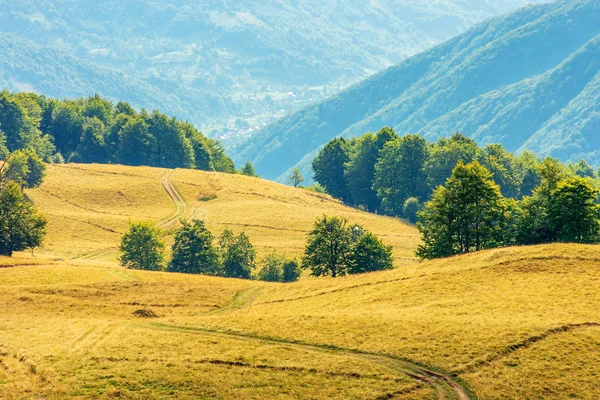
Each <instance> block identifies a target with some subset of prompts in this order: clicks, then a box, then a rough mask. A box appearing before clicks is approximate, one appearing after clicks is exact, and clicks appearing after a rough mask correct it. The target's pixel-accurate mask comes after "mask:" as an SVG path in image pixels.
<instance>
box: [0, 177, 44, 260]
mask: <svg viewBox="0 0 600 400" xmlns="http://www.w3.org/2000/svg"><path fill="white" fill-rule="evenodd" d="M46 224H47V221H46V219H45V218H44V217H42V216H40V215H39V214H38V213H37V211H36V209H35V208H34V206H33V205H32V204H31V202H29V200H27V198H26V197H25V195H24V194H23V190H22V189H21V187H20V186H19V184H18V183H17V182H14V181H6V182H2V184H1V185H0V255H3V256H9V257H10V256H12V254H13V252H15V251H22V250H26V249H31V250H32V251H33V249H34V248H36V247H39V246H41V244H42V241H43V239H44V236H45V235H46Z"/></svg>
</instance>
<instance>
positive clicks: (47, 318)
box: [0, 245, 600, 399]
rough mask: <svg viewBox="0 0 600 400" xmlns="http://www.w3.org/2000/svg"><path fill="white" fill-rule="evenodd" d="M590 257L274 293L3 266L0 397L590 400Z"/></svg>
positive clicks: (491, 256)
mask: <svg viewBox="0 0 600 400" xmlns="http://www.w3.org/2000/svg"><path fill="white" fill-rule="evenodd" d="M598 260H600V251H599V249H598V247H596V246H565V245H553V246H540V247H533V248H523V249H503V250H494V251H487V252H483V253H481V254H477V255H470V256H466V257H457V258H454V259H450V260H443V261H436V262H427V263H422V264H412V265H410V266H408V267H405V268H400V269H396V270H393V271H389V272H384V273H375V274H369V275H364V276H353V277H347V278H341V279H337V280H331V279H323V280H317V279H312V280H301V281H300V282H298V283H295V284H288V285H284V284H267V283H261V282H255V281H239V280H230V279H223V278H210V277H202V276H183V275H178V274H167V273H149V272H139V271H128V270H123V269H120V268H117V267H115V266H113V265H110V264H108V263H94V262H83V261H81V262H77V261H70V262H64V261H63V262H58V261H52V260H42V259H31V258H21V259H13V260H6V259H1V260H0V264H1V265H2V266H3V268H0V287H1V289H2V290H0V307H2V315H3V318H2V322H0V329H1V330H2V339H1V341H0V393H2V396H3V398H7V399H21V398H40V397H44V398H48V399H60V398H65V397H68V398H74V397H77V398H106V399H108V398H165V397H169V398H181V399H185V398H190V399H191V398H223V399H229V398H249V399H259V398H339V399H347V398H361V399H362V398H403V399H404V398H407V399H423V398H446V399H447V398H460V399H467V398H475V396H477V397H478V398H481V399H494V398H503V399H522V398H548V399H550V398H551V399H567V398H582V399H593V398H596V397H597V395H598V393H599V388H598V385H597V382H598V381H597V377H598V374H599V373H600V364H599V362H598V357H597V354H598V349H599V348H600V325H599V324H598V313H597V309H598V304H599V302H600V291H599V290H598V281H599V280H600V273H599V271H598V268H597V264H598ZM10 264H13V266H10ZM14 264H16V265H14ZM19 264H20V265H19Z"/></svg>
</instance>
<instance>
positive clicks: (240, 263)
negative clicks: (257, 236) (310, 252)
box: [119, 219, 300, 282]
mask: <svg viewBox="0 0 600 400" xmlns="http://www.w3.org/2000/svg"><path fill="white" fill-rule="evenodd" d="M181 224H182V226H181V227H180V228H179V229H177V230H176V231H175V233H174V241H173V245H172V248H171V253H172V256H171V259H170V261H169V262H167V261H166V258H167V257H166V244H165V238H164V236H165V233H164V232H163V231H162V230H161V229H159V228H157V227H156V226H154V225H153V224H152V223H149V222H136V223H132V224H131V226H130V228H129V232H127V233H126V234H125V235H123V238H122V240H121V244H120V247H119V250H120V251H121V252H122V255H121V257H120V261H121V265H122V266H124V267H127V268H133V269H143V270H150V271H163V270H164V271H168V272H179V273H185V274H203V275H211V276H224V277H230V278H241V279H253V278H255V277H257V278H259V279H262V280H266V281H277V282H293V281H296V280H297V279H298V277H299V276H300V272H299V269H298V263H297V262H296V261H295V260H293V259H287V258H286V257H285V256H282V255H277V254H275V253H273V254H270V255H268V256H267V257H265V258H264V259H263V260H262V261H261V262H260V265H261V266H262V268H261V271H260V273H259V274H258V276H254V275H253V272H254V270H255V268H256V267H257V260H256V251H255V249H254V246H252V243H250V240H249V239H248V236H246V234H244V233H243V232H242V233H240V234H239V235H235V234H234V233H233V232H232V231H231V230H229V229H226V230H225V231H224V232H223V233H222V234H221V235H220V236H219V237H218V238H215V237H214V236H213V235H212V233H211V232H210V231H209V230H208V229H207V227H206V225H205V224H204V222H203V221H201V220H197V219H195V220H193V221H191V222H189V221H181ZM215 242H216V245H215Z"/></svg>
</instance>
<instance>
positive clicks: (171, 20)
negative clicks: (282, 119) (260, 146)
mask: <svg viewBox="0 0 600 400" xmlns="http://www.w3.org/2000/svg"><path fill="white" fill-rule="evenodd" d="M531 1H533V2H541V1H546V0H503V1H501V2H498V1H496V0H436V1H432V2H418V1H414V0H373V1H368V2H365V1H363V0H332V1H328V2H322V1H318V0H302V1H280V0H263V1H253V0H235V1H233V0H208V1H192V0H170V1H167V0H130V1H124V2H119V1H100V2H89V1H79V0H63V1H60V2H56V1H52V0H21V1H18V2H17V1H6V0H4V1H2V0H0V26H1V27H2V28H1V30H2V32H3V34H2V37H1V38H0V51H1V53H0V54H2V55H3V57H2V58H0V84H1V85H2V86H3V87H6V88H8V89H9V90H23V89H22V88H25V89H26V90H31V89H32V88H33V89H35V90H36V91H37V92H39V93H40V94H45V95H48V96H51V97H80V96H87V95H91V94H94V92H99V93H100V94H101V95H102V96H104V97H108V98H114V99H126V100H128V101H129V102H130V103H132V104H135V105H138V106H139V107H146V108H152V107H154V106H155V105H156V106H157V107H158V108H160V109H161V110H163V111H165V112H168V113H171V114H173V115H175V116H177V117H178V118H180V119H188V120H189V121H190V122H192V123H194V124H196V125H198V126H201V127H206V128H207V129H208V128H214V127H221V126H223V125H225V124H229V125H233V124H234V122H233V120H234V119H235V118H237V117H239V118H242V119H246V120H249V121H250V123H251V124H252V126H255V125H256V124H257V123H258V121H261V123H264V122H262V121H268V120H272V119H273V118H274V117H275V116H276V115H281V113H282V111H281V110H282V109H283V110H284V111H291V110H295V109H298V108H301V107H302V106H303V105H306V104H311V103H313V102H315V101H317V100H319V99H324V98H326V97H327V96H330V95H331V94H332V93H335V92H336V91H338V90H339V89H340V88H342V87H346V86H347V85H348V84H351V83H353V82H357V81H359V80H360V79H362V78H364V77H365V76H368V75H370V74H372V73H373V72H376V71H379V70H381V69H383V68H386V67H387V66H389V65H392V64H394V63H397V62H399V61H401V60H403V59H405V58H406V57H408V56H410V55H413V54H416V53H418V52H420V51H422V50H424V49H427V48H430V47H431V46H433V45H435V44H437V43H440V42H441V41H443V40H446V39H448V38H450V37H453V36H455V35H456V34H459V33H460V32H464V31H465V30H466V29H468V28H469V27H471V26H473V25H474V24H475V23H477V22H480V21H482V20H484V19H485V18H488V17H490V16H493V15H498V14H500V13H503V12H506V11H510V10H514V9H516V8H518V7H520V6H523V5H525V4H527V3H528V2H531ZM7 34H10V35H11V36H7ZM11 44H13V45H15V46H18V48H19V49H18V51H16V52H12V53H11V52H9V51H7V48H8V47H9V46H10V45H11ZM9 54H14V57H13V56H8V55H9ZM58 61H60V65H59V64H58ZM115 73H121V74H123V75H124V79H116V78H115V76H114V75H115ZM125 78H126V79H125Z"/></svg>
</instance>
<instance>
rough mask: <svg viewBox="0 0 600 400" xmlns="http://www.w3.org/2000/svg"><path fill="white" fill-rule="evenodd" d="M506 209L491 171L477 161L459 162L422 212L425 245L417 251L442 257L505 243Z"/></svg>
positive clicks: (428, 256)
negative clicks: (503, 228) (444, 184)
mask: <svg viewBox="0 0 600 400" xmlns="http://www.w3.org/2000/svg"><path fill="white" fill-rule="evenodd" d="M505 208H506V205H505V202H504V198H503V197H502V195H501V193H500V188H499V187H498V185H497V184H496V183H495V182H494V181H493V179H492V175H491V173H490V172H489V171H488V170H487V169H486V168H485V167H483V166H482V165H481V164H479V162H477V161H475V162H472V163H469V164H465V163H463V162H462V161H461V162H459V163H458V165H457V166H456V167H455V168H454V171H453V172H452V176H451V177H450V178H449V179H448V181H447V183H446V186H445V187H443V186H440V187H439V188H438V189H436V191H435V192H434V194H433V198H432V200H431V201H430V202H428V203H427V204H426V205H425V209H424V210H423V211H422V212H421V214H420V221H419V223H418V224H417V226H418V228H419V230H420V231H421V234H422V235H423V241H424V244H423V245H422V246H420V247H419V250H418V252H417V254H418V255H419V256H420V257H422V258H439V257H447V256H451V255H454V254H464V253H469V252H472V251H477V250H482V249H486V248H492V247H497V246H501V245H502V244H503V243H504V241H505V239H506V238H505V237H504V236H503V231H502V227H503V226H504V225H505V224H506V222H505V220H506V214H505ZM509 241H512V239H509Z"/></svg>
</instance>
